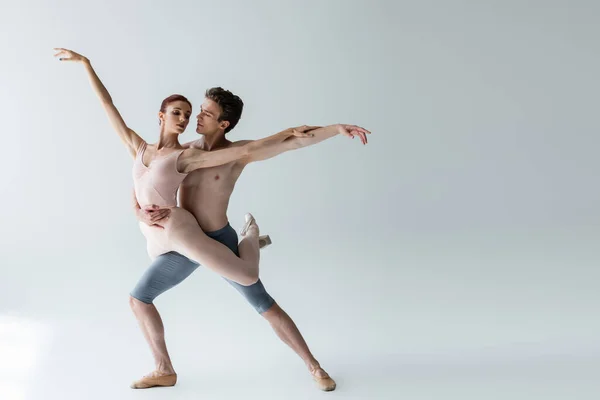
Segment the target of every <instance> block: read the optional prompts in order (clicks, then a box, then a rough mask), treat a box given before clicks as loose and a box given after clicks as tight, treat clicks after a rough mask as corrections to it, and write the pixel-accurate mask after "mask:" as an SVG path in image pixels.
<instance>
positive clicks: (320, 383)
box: [311, 367, 336, 392]
mask: <svg viewBox="0 0 600 400" xmlns="http://www.w3.org/2000/svg"><path fill="white" fill-rule="evenodd" d="M318 369H320V370H322V371H323V372H325V370H324V369H323V368H320V367H319V368H316V369H314V370H312V371H311V375H312V377H313V379H314V381H315V384H316V386H317V388H319V389H320V390H323V391H325V392H331V391H332V390H335V387H336V383H335V381H334V380H333V379H331V377H330V376H329V374H328V373H327V372H325V376H323V377H319V376H317V375H315V372H316V371H317V370H318Z"/></svg>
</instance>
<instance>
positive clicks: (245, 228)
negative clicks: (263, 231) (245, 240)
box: [240, 213, 256, 236]
mask: <svg viewBox="0 0 600 400" xmlns="http://www.w3.org/2000/svg"><path fill="white" fill-rule="evenodd" d="M244 218H246V223H245V224H244V226H243V227H242V230H241V231H240V236H246V233H248V228H250V225H252V223H253V222H256V221H255V219H254V217H253V216H252V214H250V213H248V214H246V215H245V216H244Z"/></svg>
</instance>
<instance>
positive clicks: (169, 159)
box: [133, 142, 188, 208]
mask: <svg viewBox="0 0 600 400" xmlns="http://www.w3.org/2000/svg"><path fill="white" fill-rule="evenodd" d="M146 147H147V144H146V142H142V144H141V145H140V147H139V148H138V151H137V155H136V157H135V161H134V163H133V184H134V186H135V196H136V197H137V201H138V203H139V205H140V207H142V208H143V207H145V206H150V205H152V204H155V205H157V206H160V207H161V208H170V207H176V206H177V190H178V189H179V185H181V182H183V180H184V179H185V177H186V176H187V175H188V174H184V173H181V172H179V171H177V159H178V158H179V156H180V155H181V153H183V152H184V150H180V151H174V152H172V153H169V154H167V155H166V156H162V157H155V158H154V160H152V162H151V163H150V165H149V166H145V165H144V161H143V158H144V152H145V151H146Z"/></svg>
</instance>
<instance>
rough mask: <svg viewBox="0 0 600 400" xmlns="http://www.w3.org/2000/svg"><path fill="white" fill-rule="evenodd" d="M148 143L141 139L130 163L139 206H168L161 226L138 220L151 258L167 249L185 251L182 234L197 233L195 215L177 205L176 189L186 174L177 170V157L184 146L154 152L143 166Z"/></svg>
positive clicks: (184, 252)
mask: <svg viewBox="0 0 600 400" xmlns="http://www.w3.org/2000/svg"><path fill="white" fill-rule="evenodd" d="M146 147H147V143H146V142H142V144H141V145H140V147H139V148H138V151H137V154H136V157H135V161H134V163H133V184H134V187H135V197H136V198H137V201H138V204H139V205H140V207H142V208H144V207H146V206H151V205H157V206H159V207H161V208H171V215H170V216H169V218H168V219H167V220H163V221H161V225H162V226H164V229H160V228H157V227H155V226H148V225H147V224H145V223H144V222H140V223H139V225H140V229H141V231H142V233H143V234H144V236H145V237H146V241H147V246H146V247H147V250H148V255H149V256H150V258H152V259H154V258H156V257H158V256H159V255H161V254H164V253H168V252H169V251H178V252H180V253H181V254H185V255H188V254H187V253H188V252H187V251H186V248H185V247H182V243H183V240H184V238H185V236H189V237H195V236H196V237H197V236H198V234H197V233H195V234H192V232H195V231H196V230H199V229H200V227H199V226H198V222H197V221H196V218H194V216H193V215H192V214H190V213H189V212H188V211H186V210H184V209H182V208H179V207H177V190H178V189H179V185H180V184H181V182H183V180H184V179H185V177H186V176H187V175H188V174H185V173H181V172H179V171H177V159H178V158H179V156H180V155H181V153H183V152H184V150H178V151H173V152H172V153H169V154H167V155H164V156H155V157H154V159H153V160H152V161H151V162H150V165H148V166H146V165H144V162H143V157H144V152H145V151H146Z"/></svg>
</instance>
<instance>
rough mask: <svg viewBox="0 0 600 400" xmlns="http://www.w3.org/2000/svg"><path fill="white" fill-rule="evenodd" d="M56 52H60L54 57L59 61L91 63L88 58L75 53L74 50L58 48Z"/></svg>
mask: <svg viewBox="0 0 600 400" xmlns="http://www.w3.org/2000/svg"><path fill="white" fill-rule="evenodd" d="M54 51H58V53H56V54H55V55H54V57H58V60H59V61H75V62H80V63H89V62H90V60H88V59H87V57H84V56H82V55H81V54H79V53H75V52H74V51H73V50H67V49H63V48H60V47H58V48H55V49H54Z"/></svg>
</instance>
